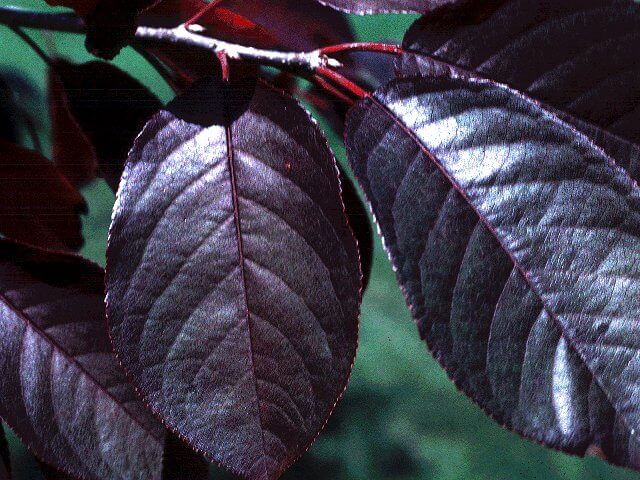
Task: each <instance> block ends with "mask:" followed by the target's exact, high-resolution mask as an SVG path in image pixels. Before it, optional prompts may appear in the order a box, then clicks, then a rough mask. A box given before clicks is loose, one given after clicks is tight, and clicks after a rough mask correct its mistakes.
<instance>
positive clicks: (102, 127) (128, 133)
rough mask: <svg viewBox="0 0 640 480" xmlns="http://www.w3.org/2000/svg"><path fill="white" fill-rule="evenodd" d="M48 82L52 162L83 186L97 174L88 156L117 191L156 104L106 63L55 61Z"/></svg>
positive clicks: (141, 87) (139, 86) (132, 80)
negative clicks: (137, 140) (123, 172)
mask: <svg viewBox="0 0 640 480" xmlns="http://www.w3.org/2000/svg"><path fill="white" fill-rule="evenodd" d="M49 78H50V89H51V90H50V95H51V102H52V124H53V126H52V128H53V134H54V138H53V140H54V146H53V151H54V160H55V161H56V163H57V164H58V165H59V166H60V168H61V169H62V170H63V172H65V175H66V176H67V178H69V180H70V181H72V182H75V183H82V182H85V181H88V180H90V179H91V174H92V172H94V171H95V161H96V159H95V158H93V157H92V156H91V152H90V151H89V150H91V151H93V153H94V155H95V156H96V157H97V163H98V169H99V173H100V175H101V176H103V177H104V179H105V180H106V181H107V183H108V184H109V186H111V188H112V189H113V190H114V191H115V190H117V188H118V183H119V182H120V174H121V173H122V168H123V165H124V162H125V160H126V158H127V153H128V152H129V149H130V148H131V145H133V140H134V139H135V137H136V135H137V134H138V132H139V131H140V129H142V127H143V126H144V124H145V123H146V122H147V120H149V118H151V116H152V115H153V114H154V113H155V112H157V111H158V110H159V109H160V106H161V103H160V101H159V100H158V99H157V98H156V97H155V96H154V95H153V94H152V93H151V92H150V91H149V90H148V89H147V88H146V87H145V86H144V85H142V84H141V83H140V82H139V81H138V80H136V79H135V78H133V77H131V76H130V75H128V74H127V73H125V72H123V71H122V70H120V69H118V68H116V67H114V66H113V65H110V64H108V63H106V62H88V63H84V64H73V63H70V62H67V61H65V60H56V61H55V62H54V63H53V65H52V67H51V70H50V72H49ZM72 140H73V142H72Z"/></svg>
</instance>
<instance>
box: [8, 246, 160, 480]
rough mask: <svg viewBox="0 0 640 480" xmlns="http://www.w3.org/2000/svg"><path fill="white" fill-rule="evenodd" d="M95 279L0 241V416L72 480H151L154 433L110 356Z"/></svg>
mask: <svg viewBox="0 0 640 480" xmlns="http://www.w3.org/2000/svg"><path fill="white" fill-rule="evenodd" d="M103 285H104V278H103V273H102V270H101V269H100V268H99V267H97V266H95V265H93V264H91V263H89V262H87V261H86V260H83V259H81V258H80V257H77V256H74V255H71V254H62V253H51V252H47V251H43V250H37V249H34V248H31V247H26V246H24V245H20V244H17V243H14V242H11V241H9V240H0V376H1V378H2V382H0V417H2V419H4V420H5V421H6V422H7V424H8V425H9V426H10V427H11V428H12V429H13V430H14V431H15V432H16V434H17V435H18V436H19V437H20V438H21V439H22V441H23V442H24V444H25V445H26V446H28V447H29V448H30V449H31V450H32V451H33V453H34V454H36V456H37V457H38V458H39V459H41V460H43V461H45V462H46V463H48V464H49V465H52V466H54V467H55V468H56V469H59V470H62V471H64V472H66V473H68V474H70V475H72V476H74V477H79V478H86V479H95V480H106V479H117V480H124V479H133V478H140V479H142V478H144V479H159V478H160V468H161V463H162V449H163V440H164V430H163V428H162V426H161V425H160V424H159V423H158V422H157V421H155V420H154V419H153V418H152V417H151V415H150V414H149V413H147V410H146V407H145V405H144V404H143V403H142V402H140V401H139V400H138V398H137V397H136V394H135V392H134V391H133V388H132V387H131V386H130V384H129V383H128V381H127V379H126V378H125V375H124V373H123V371H122V370H121V368H120V366H119V364H118V361H117V360H116V358H115V355H114V354H113V351H112V350H111V346H110V344H109V339H108V336H107V331H106V328H105V321H104V305H103V293H102V292H103Z"/></svg>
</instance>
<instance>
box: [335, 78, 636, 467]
mask: <svg viewBox="0 0 640 480" xmlns="http://www.w3.org/2000/svg"><path fill="white" fill-rule="evenodd" d="M348 128H349V130H348V132H349V133H348V136H347V138H348V139H351V140H348V152H349V156H350V161H351V162H352V165H353V167H354V170H355V171H356V174H357V176H358V178H359V179H360V181H361V183H362V184H363V188H364V189H365V192H366V194H367V197H368V199H369V200H370V201H371V204H372V207H373V210H374V213H375V214H376V218H377V221H378V222H379V225H380V227H381V229H382V232H383V234H384V237H385V245H386V246H387V248H388V250H389V253H390V256H391V258H392V261H393V263H394V265H395V266H396V267H397V273H398V277H399V280H400V283H401V285H402V286H403V289H404V291H405V293H406V295H407V299H408V302H409V303H410V306H411V309H412V313H413V315H414V318H415V319H416V321H417V323H418V326H419V329H420V333H421V336H422V337H423V338H425V340H426V341H427V343H428V344H429V346H430V348H431V350H432V351H433V353H434V356H435V357H436V358H437V359H438V360H439V361H440V362H441V363H442V364H443V366H445V368H446V369H447V371H448V373H449V375H450V376H451V377H452V379H453V380H454V381H455V382H456V384H457V385H458V386H459V387H460V388H461V389H462V390H464V391H465V392H467V393H468V394H469V395H470V396H471V397H472V398H473V399H474V400H475V401H476V402H478V403H479V404H480V406H482V407H483V408H484V409H485V410H486V411H487V412H488V413H490V414H491V415H492V416H494V417H495V418H496V419H497V420H498V421H499V422H500V423H502V424H505V425H507V426H508V427H509V428H512V429H514V430H516V431H518V432H520V433H522V434H524V435H525V436H527V437H530V438H533V439H535V440H537V441H539V442H543V443H545V444H547V445H550V446H553V447H555V448H559V449H562V450H565V451H568V452H572V453H577V454H583V453H584V452H585V451H586V450H587V449H588V448H589V447H590V446H591V448H592V451H594V452H604V453H605V455H606V456H607V457H609V459H610V461H612V462H614V463H617V464H621V465H627V466H634V467H638V465H639V460H638V458H639V457H638V453H639V450H638V439H637V434H635V431H636V430H637V428H638V422H639V418H640V417H639V416H638V412H637V411H636V409H637V406H636V405H637V402H636V401H635V398H636V396H637V395H638V393H637V392H638V390H639V388H638V382H637V381H636V378H637V373H636V372H637V368H638V366H637V365H636V364H637V363H638V361H639V358H640V356H639V355H638V353H637V352H638V347H639V346H640V345H638V344H637V341H636V340H637V338H638V335H637V331H636V329H635V326H634V322H635V321H636V318H637V314H638V307H639V306H638V298H640V297H638V295H637V294H638V288H639V286H638V280H637V278H638V277H637V269H638V265H637V262H636V261H635V260H636V259H637V258H640V257H638V253H639V252H637V250H638V247H639V245H640V242H638V238H637V235H638V233H639V232H640V230H638V224H637V222H638V220H640V217H638V210H637V209H638V208H639V207H640V203H638V194H637V186H636V185H635V183H634V182H633V181H632V180H631V179H630V178H629V176H628V173H627V172H626V171H624V170H622V169H620V168H619V167H618V166H614V165H613V161H612V160H611V159H610V158H609V157H607V156H605V155H604V154H603V153H602V152H601V151H600V150H598V149H597V148H595V147H594V146H593V145H592V144H591V143H590V142H589V141H588V140H587V139H586V138H584V137H582V136H580V135H578V134H576V133H575V131H574V130H573V129H571V128H570V127H569V126H567V125H566V124H563V123H562V122H561V121H559V120H558V119H557V118H556V117H554V116H553V115H551V114H549V113H548V112H545V111H544V110H542V109H540V108H539V107H538V106H537V105H536V104H535V103H532V102H530V101H529V100H527V99H526V98H524V97H522V96H520V95H519V94H517V93H515V92H513V91H511V90H508V89H506V88H504V87H500V86H496V85H492V84H490V83H487V82H463V81H460V80H458V81H453V80H448V79H440V80H429V79H407V80H401V81H397V82H395V83H392V84H390V86H389V87H387V88H386V89H383V90H381V91H380V92H378V93H377V94H376V96H375V97H374V98H371V99H368V100H365V101H364V102H363V103H362V104H361V105H360V106H359V107H358V108H356V109H355V110H354V111H353V112H352V113H351V115H350V119H349V127H348ZM469 203H471V204H472V206H473V208H470V207H469ZM478 214H479V215H478ZM498 240H499V241H498ZM513 259H516V260H517V263H516V264H514V262H513ZM634 272H636V274H635V275H634Z"/></svg>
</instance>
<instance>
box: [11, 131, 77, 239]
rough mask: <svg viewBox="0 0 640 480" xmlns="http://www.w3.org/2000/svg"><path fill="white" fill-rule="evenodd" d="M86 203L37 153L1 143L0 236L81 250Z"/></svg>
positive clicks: (55, 168) (50, 164)
mask: <svg viewBox="0 0 640 480" xmlns="http://www.w3.org/2000/svg"><path fill="white" fill-rule="evenodd" d="M86 209H87V206H86V203H85V201H84V199H83V198H82V196H81V195H80V193H79V192H78V191H77V190H76V189H75V188H74V187H73V186H72V185H71V184H70V183H69V182H68V181H67V179H66V178H65V177H64V176H63V175H62V173H61V172H60V171H59V170H58V168H57V167H56V166H55V165H54V164H53V163H51V162H49V160H47V159H46V158H44V157H43V156H42V155H40V154H39V153H37V152H35V151H33V150H27V149H24V148H21V147H19V146H17V145H14V144H11V143H8V142H5V141H3V140H0V235H3V236H6V237H10V238H13V239H15V240H20V241H23V242H26V243H29V244H31V245H35V246H40V247H44V248H54V249H62V250H77V249H79V248H80V247H81V246H82V244H83V242H84V240H83V238H82V231H81V229H82V221H81V219H80V214H81V213H86Z"/></svg>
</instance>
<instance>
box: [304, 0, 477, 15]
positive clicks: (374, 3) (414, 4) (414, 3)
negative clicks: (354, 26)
mask: <svg viewBox="0 0 640 480" xmlns="http://www.w3.org/2000/svg"><path fill="white" fill-rule="evenodd" d="M316 1H319V2H320V3H322V4H324V5H328V6H330V7H333V8H336V9H338V10H342V11H343V12H347V13H358V14H365V15H370V14H377V13H427V12H430V11H434V10H437V9H441V8H446V9H448V8H450V7H453V6H456V7H457V6H458V5H459V4H462V5H466V4H468V3H472V2H475V1H476V0H316ZM482 1H484V0H482Z"/></svg>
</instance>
